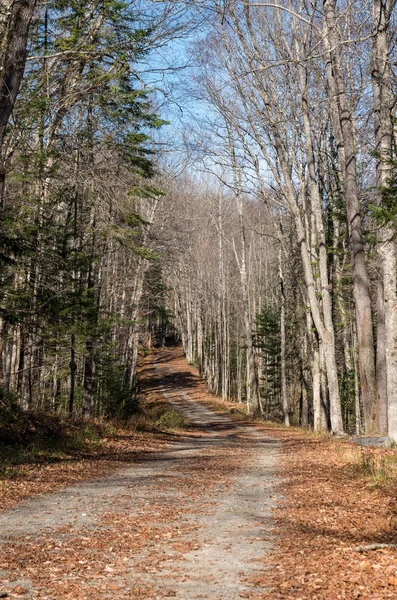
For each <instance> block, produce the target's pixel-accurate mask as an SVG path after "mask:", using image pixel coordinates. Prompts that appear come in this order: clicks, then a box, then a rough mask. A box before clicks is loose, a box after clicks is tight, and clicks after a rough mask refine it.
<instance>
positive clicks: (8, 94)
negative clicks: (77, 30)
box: [0, 0, 36, 151]
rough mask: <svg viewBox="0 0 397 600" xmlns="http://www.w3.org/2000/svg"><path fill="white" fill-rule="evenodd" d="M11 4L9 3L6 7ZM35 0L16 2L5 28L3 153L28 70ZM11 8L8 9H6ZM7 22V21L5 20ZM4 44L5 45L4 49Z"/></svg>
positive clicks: (0, 115) (0, 84) (0, 74)
mask: <svg viewBox="0 0 397 600" xmlns="http://www.w3.org/2000/svg"><path fill="white" fill-rule="evenodd" d="M9 4H10V3H9V2H7V3H6V5H9ZM35 5H36V0H14V2H12V4H11V6H10V8H9V18H8V23H7V24H6V25H5V27H4V30H3V31H4V33H5V38H3V39H4V40H5V43H4V42H2V47H1V49H2V55H1V70H0V151H1V148H2V145H3V140H4V134H5V129H6V126H7V124H8V121H9V119H10V116H11V113H12V110H13V108H14V105H15V100H16V97H17V94H18V92H19V88H20V85H21V81H22V77H23V74H24V71H25V63H26V47H27V43H28V35H29V27H30V23H31V20H32V16H33V11H34V8H35ZM7 8H8V6H7ZM5 22H7V18H5ZM3 44H4V46H3Z"/></svg>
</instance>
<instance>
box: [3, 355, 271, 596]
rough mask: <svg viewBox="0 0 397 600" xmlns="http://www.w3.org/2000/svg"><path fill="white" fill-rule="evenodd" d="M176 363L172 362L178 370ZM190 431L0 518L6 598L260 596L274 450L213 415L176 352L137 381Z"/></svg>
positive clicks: (253, 432) (251, 431)
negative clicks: (159, 449) (146, 454)
mask: <svg viewBox="0 0 397 600" xmlns="http://www.w3.org/2000/svg"><path fill="white" fill-rule="evenodd" d="M181 365H182V366H181ZM146 391H147V392H150V393H152V394H158V395H162V396H163V397H164V398H165V399H166V400H167V401H168V402H170V403H172V404H173V405H174V407H175V408H177V410H178V411H180V412H182V413H183V414H184V415H186V416H187V417H188V419H189V420H190V421H191V423H192V428H191V430H190V431H189V433H188V434H187V435H186V436H184V437H183V438H182V439H181V441H180V442H178V443H175V442H174V443H173V444H172V445H170V446H169V447H168V448H167V449H166V451H163V452H158V453H153V454H152V455H150V456H149V457H148V458H147V459H145V460H142V461H138V462H136V463H134V464H130V465H128V466H127V467H126V468H124V469H122V470H120V471H117V472H116V473H114V474H112V475H111V476H107V477H105V478H102V479H98V480H95V481H87V482H83V483H81V484H79V485H76V486H73V487H69V488H67V489H64V490H62V491H59V492H57V493H53V494H49V495H46V496H42V497H40V498H37V499H34V500H28V501H25V502H23V503H21V504H19V505H17V506H16V508H15V509H13V510H10V511H8V512H4V513H2V514H1V515H0V592H2V591H4V592H6V593H8V594H9V595H10V597H11V598H19V597H23V598H40V600H50V599H51V600H56V599H61V598H62V599H63V598H73V599H74V600H77V599H78V600H82V599H95V600H97V599H99V598H153V599H154V598H168V597H176V598H180V599H181V600H188V599H189V598H202V599H203V598H208V599H211V600H213V599H228V600H231V599H233V598H264V597H266V596H267V593H266V585H265V584H264V583H263V582H264V581H266V576H265V575H266V554H267V552H268V550H269V548H270V547H271V544H272V541H273V540H272V522H271V510H272V507H273V506H274V504H275V503H276V502H277V496H276V492H275V484H276V479H275V465H276V461H277V453H278V444H279V442H277V441H275V440H273V439H271V438H266V437H264V434H263V432H260V431H258V430H257V429H256V428H255V427H252V426H248V425H244V424H238V423H235V422H232V421H231V420H230V419H229V418H228V417H226V416H220V415H216V414H215V413H214V412H212V411H210V410H208V409H207V408H206V407H205V406H203V405H202V404H201V403H200V402H199V401H198V399H197V397H198V396H199V388H198V384H197V380H196V379H195V378H193V377H192V375H191V372H190V371H188V370H186V371H184V370H183V361H182V359H181V356H180V353H178V352H175V351H174V352H162V353H160V354H159V355H158V356H157V358H156V359H155V362H154V364H153V365H152V371H151V376H150V378H146Z"/></svg>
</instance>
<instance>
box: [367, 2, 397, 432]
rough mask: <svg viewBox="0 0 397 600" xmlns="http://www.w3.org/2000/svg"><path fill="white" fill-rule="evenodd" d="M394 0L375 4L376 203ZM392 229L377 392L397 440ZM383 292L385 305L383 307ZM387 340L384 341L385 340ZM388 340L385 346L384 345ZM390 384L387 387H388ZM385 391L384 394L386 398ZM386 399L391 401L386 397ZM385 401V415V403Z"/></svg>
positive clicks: (385, 239) (385, 172)
mask: <svg viewBox="0 0 397 600" xmlns="http://www.w3.org/2000/svg"><path fill="white" fill-rule="evenodd" d="M394 6H395V0H386V1H383V2H382V0H374V2H373V29H374V38H373V39H374V42H373V68H372V87H373V95H374V124H375V147H376V155H377V165H376V166H377V168H376V178H377V186H378V204H380V205H381V202H382V188H384V187H385V186H387V185H388V184H389V182H390V180H391V178H392V176H393V169H392V163H391V160H392V141H393V122H392V109H393V106H394V97H393V90H392V84H391V70H390V61H389V51H390V18H391V13H392V10H393V7H394ZM393 235H394V231H393V229H392V227H391V226H388V225H385V226H384V227H382V228H381V229H380V231H379V233H378V253H379V256H380V263H381V271H382V282H381V283H379V287H378V332H377V343H378V356H377V363H378V369H379V371H378V390H377V391H378V393H377V406H378V411H377V417H378V418H377V424H378V427H379V429H380V430H381V431H385V428H386V426H387V428H388V433H389V436H390V438H391V439H393V440H395V441H397V289H396V288H397V253H396V245H395V242H394V240H393ZM382 292H383V306H382V297H381V296H382ZM382 336H384V337H382ZM383 340H384V343H383ZM384 367H385V369H384ZM385 384H386V385H385ZM385 388H386V394H385ZM386 395H387V398H386V397H385V396H386ZM386 400H387V407H388V408H387V417H386V410H385V405H386Z"/></svg>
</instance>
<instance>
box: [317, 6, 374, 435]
mask: <svg viewBox="0 0 397 600" xmlns="http://www.w3.org/2000/svg"><path fill="white" fill-rule="evenodd" d="M324 16H325V21H324V34H325V35H324V42H325V47H326V50H327V52H328V53H329V56H330V59H329V61H328V62H327V77H328V84H329V90H330V103H331V115H333V117H334V119H333V120H334V123H333V125H334V128H335V131H336V135H337V138H339V139H338V146H339V147H338V150H339V152H340V153H341V156H342V157H343V159H342V161H341V162H342V163H343V164H342V168H343V184H344V191H345V198H346V213H347V221H348V228H349V244H350V251H351V254H352V260H353V270H354V287H353V295H354V301H355V307H356V320H357V335H358V353H359V369H360V383H361V396H362V403H363V410H364V420H365V427H366V429H367V430H370V429H371V428H373V426H374V422H375V404H376V378H375V353H374V339H373V331H372V310H371V295H370V283H369V277H368V271H367V265H366V261H365V253H364V243H363V239H362V224H361V215H360V199H359V192H358V185H357V166H356V150H355V139H354V127H353V117H352V111H351V109H350V106H349V101H348V97H347V91H346V84H345V81H344V77H343V71H342V66H341V59H340V49H339V48H340V39H339V38H340V36H339V32H338V31H337V15H336V0H324ZM336 116H337V119H338V122H337V123H336V122H335V119H336ZM340 138H341V139H340Z"/></svg>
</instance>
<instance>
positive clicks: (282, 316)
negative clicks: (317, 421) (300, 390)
mask: <svg viewBox="0 0 397 600" xmlns="http://www.w3.org/2000/svg"><path fill="white" fill-rule="evenodd" d="M278 265H279V279H280V304H281V307H280V340H281V348H280V350H281V359H280V362H281V364H280V366H281V404H282V407H283V414H284V425H286V427H289V425H290V422H289V406H288V396H287V373H286V359H285V353H286V339H285V290H284V275H283V266H282V260H281V248H280V250H279V253H278Z"/></svg>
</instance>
